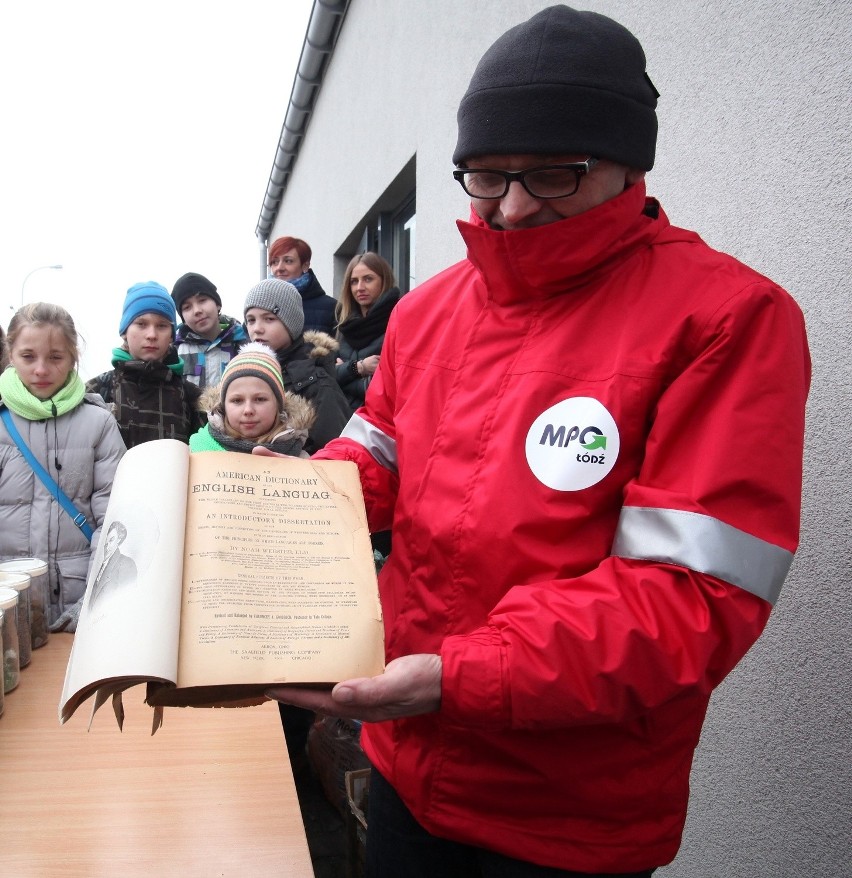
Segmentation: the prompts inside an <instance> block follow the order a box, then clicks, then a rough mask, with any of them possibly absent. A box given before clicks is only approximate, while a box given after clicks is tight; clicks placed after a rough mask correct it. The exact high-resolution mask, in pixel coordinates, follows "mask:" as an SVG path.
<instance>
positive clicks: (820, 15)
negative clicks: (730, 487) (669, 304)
mask: <svg viewBox="0 0 852 878" xmlns="http://www.w3.org/2000/svg"><path fill="white" fill-rule="evenodd" d="M547 5H549V3H547V2H533V0H507V2H504V3H499V4H498V3H494V2H493V0H465V2H463V3H459V2H457V0H429V2H428V3H427V2H419V0H396V2H390V0H353V2H352V4H351V7H350V10H349V13H348V15H347V18H346V20H345V22H344V25H343V31H342V33H341V36H340V39H339V42H338V45H337V49H336V52H335V55H334V57H333V59H332V62H331V65H330V68H329V71H328V75H327V77H326V81H325V85H324V87H323V91H322V93H321V95H320V99H319V101H318V104H317V107H316V113H315V115H314V118H313V120H312V122H311V125H310V129H309V131H308V134H307V137H306V139H305V142H304V145H303V147H302V151H301V154H300V156H299V158H298V160H297V163H296V167H295V171H294V175H293V177H292V180H291V182H290V185H289V187H288V189H287V191H286V193H285V197H284V201H283V204H282V208H281V211H280V214H279V217H278V220H277V223H276V226H275V230H274V234H273V236H272V237H276V236H277V235H280V234H295V235H298V236H301V237H304V238H306V239H307V240H308V241H310V243H311V245H312V246H313V248H314V253H315V258H314V268H315V270H316V272H317V274H318V275H319V277H320V279H321V281H322V282H323V283H324V284H325V285H326V288H327V289H328V290H329V291H331V290H332V289H336V284H337V282H339V276H340V275H339V265H338V268H337V271H338V274H337V276H336V277H337V280H336V281H335V283H334V284H332V277H333V276H334V271H335V265H334V255H335V253H336V252H337V251H338V249H339V248H340V247H341V246H342V244H343V242H344V241H345V240H346V238H347V237H348V236H350V235H351V234H352V232H353V230H355V228H356V227H357V226H358V224H359V222H360V221H361V219H362V218H363V216H364V214H365V213H366V212H367V211H368V210H369V208H370V206H371V205H372V204H373V203H374V201H375V200H376V198H377V197H378V196H379V194H380V193H381V192H382V191H383V190H384V189H385V187H386V186H387V185H388V184H389V183H390V181H391V180H393V178H394V177H395V176H396V174H397V173H398V172H399V171H400V169H401V168H402V167H403V166H404V165H405V163H406V162H407V161H409V159H410V158H411V157H412V156H414V155H416V157H417V276H418V278H420V279H421V280H422V279H425V278H426V277H428V276H429V275H431V274H433V273H435V272H436V271H438V270H440V269H441V268H443V267H445V266H446V265H447V264H449V263H450V262H453V261H455V260H456V259H459V258H461V257H462V256H463V252H464V251H463V247H462V244H461V240H460V238H459V236H458V233H457V231H456V229H455V227H454V224H453V220H454V219H455V218H456V217H464V216H466V215H467V204H466V202H465V199H464V195H463V193H462V191H461V189H460V188H459V187H458V185H457V184H456V183H454V182H453V180H452V179H451V177H450V170H451V154H452V149H453V146H454V144H455V111H456V107H457V105H458V102H459V99H460V97H461V95H462V94H463V92H464V90H465V87H466V85H467V82H468V79H469V77H470V74H471V72H472V70H473V67H474V65H475V63H476V61H477V60H478V58H479V56H480V54H481V53H482V51H483V50H484V49H485V48H486V47H487V46H488V45H489V44H490V43H491V42H492V41H493V39H494V38H495V37H496V36H497V35H498V34H500V33H502V31H504V30H505V29H506V27H508V26H510V25H512V24H515V23H517V22H519V21H521V20H523V19H525V18H526V17H528V16H529V15H530V14H532V13H533V12H535V11H537V10H539V9H541V8H543V7H544V6H547ZM584 8H588V9H593V10H595V11H598V12H603V13H605V14H608V15H611V16H613V17H615V18H617V19H619V20H620V21H622V22H623V23H624V24H626V25H627V26H628V27H630V28H631V29H632V30H633V31H634V32H635V33H636V34H637V35H638V36H639V38H640V39H641V41H642V43H643V45H644V47H645V51H646V54H647V56H648V59H649V60H648V70H649V73H650V75H651V78H652V79H653V81H654V83H655V84H656V86H657V88H658V90H659V91H660V92H661V98H660V104H659V108H658V115H659V119H660V140H659V145H658V152H657V164H656V167H655V169H654V170H653V171H652V172H651V173H650V175H649V178H648V188H649V191H650V192H651V193H652V194H654V195H656V196H657V197H658V198H660V200H661V201H662V203H663V205H664V207H665V209H666V211H667V213H668V215H669V217H670V218H671V219H672V221H673V222H674V223H675V224H677V225H681V226H686V227H689V228H694V229H696V230H697V231H698V232H699V233H701V234H702V236H703V237H704V238H705V240H707V241H708V242H709V243H710V244H711V245H713V246H714V247H717V248H719V249H721V250H725V251H728V252H730V253H732V254H734V255H735V256H737V257H739V258H741V259H742V260H743V261H745V262H747V263H749V264H751V265H752V266H754V267H755V268H757V269H759V270H760V271H762V272H764V273H765V274H768V275H769V276H771V277H772V278H773V279H775V280H777V281H778V282H780V283H781V284H783V285H784V286H785V287H786V288H787V289H789V290H790V291H791V292H792V294H793V295H794V296H795V297H796V299H797V300H798V301H799V303H800V304H801V306H802V308H803V309H804V311H805V315H806V319H807V322H808V327H809V334H810V341H811V346H812V354H813V360H814V379H813V388H812V393H811V397H810V402H809V422H808V441H807V449H806V459H805V470H806V477H805V485H804V515H803V531H802V542H801V548H800V551H799V553H798V556H797V559H796V562H795V564H794V566H793V570H792V572H791V575H790V577H789V579H788V581H787V584H786V586H785V588H784V592H783V594H782V597H781V600H780V602H779V604H778V606H777V608H776V610H775V612H774V613H773V616H772V618H771V620H770V623H769V627H768V629H767V631H766V633H765V634H764V636H763V637H762V638H761V640H760V641H759V642H758V644H757V645H756V646H755V648H754V649H753V650H752V651H751V653H750V654H749V655H748V656H747V657H746V658H745V660H744V661H743V662H742V664H741V665H740V667H739V668H738V669H737V670H736V671H735V672H734V673H733V674H732V675H731V677H729V679H728V680H726V681H725V683H724V684H723V685H722V686H721V687H720V689H719V690H718V691H717V693H716V694H715V695H714V698H713V701H712V703H711V708H710V712H709V715H708V719H707V724H706V728H705V733H704V736H703V739H702V743H701V746H700V748H699V750H698V753H697V755H696V759H695V765H694V771H693V778H692V784H693V795H692V801H691V807H690V812H689V818H688V821H687V827H686V833H685V837H684V844H683V848H682V850H681V853H680V854H679V856H678V857H677V859H676V860H675V862H674V863H673V864H672V865H671V866H670V867H667V868H666V869H663V870H661V872H660V873H658V874H660V875H661V876H663V878H687V876H689V878H754V876H757V875H761V876H763V875H767V876H768V875H772V876H774V878H786V876H790V878H793V876H797V878H798V876H803V875H807V876H808V878H819V876H825V878H841V876H847V875H849V874H850V865H849V864H850V862H852V850H850V834H849V815H850V813H852V795H850V786H852V783H850V778H852V771H850V766H852V752H850V751H852V748H850V740H852V709H850V704H852V663H850V649H849V640H850V637H849V632H850V616H852V612H850V606H852V594H851V593H850V592H852V589H850V580H852V575H850V574H852V565H850V561H849V552H850V511H849V510H850V503H849V496H850V488H852V477H850V470H852V467H850V453H849V450H848V449H849V432H850V426H852V406H850V392H849V385H850V379H851V378H852V369H850V351H852V330H850V276H852V231H850V229H852V194H850V193H852V173H850V167H852V162H850V151H849V135H850V106H852V83H851V81H850V60H849V59H850V52H849V44H850V38H852V4H849V3H846V2H843V0H836V2H831V0H822V2H820V0H810V2H806V0H798V2H786V3H781V2H768V0H750V2H749V3H740V2H734V0H717V2H713V3H710V2H707V0H632V2H630V3H619V2H593V0H589V2H586V3H585V4H584ZM276 87H280V85H276ZM259 194H260V193H259ZM754 453H755V454H759V453H760V449H754Z"/></svg>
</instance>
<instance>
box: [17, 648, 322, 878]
mask: <svg viewBox="0 0 852 878" xmlns="http://www.w3.org/2000/svg"><path fill="white" fill-rule="evenodd" d="M72 641H73V636H72V635H70V634H65V633H60V634H55V635H54V636H53V637H51V638H50V641H49V642H48V643H47V644H46V645H45V647H44V648H43V649H40V650H38V652H36V653H34V654H33V658H32V662H31V664H30V666H29V668H27V670H26V671H25V672H24V673H23V674H22V676H21V685H20V686H19V687H18V689H17V690H16V691H15V692H11V693H9V695H7V697H6V711H5V714H4V715H3V717H2V718H0V786H2V795H0V826H2V827H3V836H4V843H3V855H2V863H3V874H4V875H5V874H6V870H7V869H8V874H9V876H10V878H11V876H13V875H14V876H15V878H54V876H59V875H61V876H63V878H77V876H80V878H83V876H85V878H114V876H116V875H121V876H122V878H133V876H145V878H149V876H150V875H181V876H182V878H183V876H185V878H193V876H198V878H202V876H203V878H208V876H211V875H216V876H226V878H227V876H234V878H243V876H246V875H251V876H253V878H264V876H280V875H287V876H288V878H297V876H304V878H313V875H314V872H313V868H312V866H311V860H310V856H309V853H308V847H307V842H306V840H305V830H304V827H303V824H302V818H301V814H300V811H299V803H298V800H297V798H296V791H295V787H294V785H293V777H292V774H291V772H290V764H289V760H288V759H287V758H286V753H285V751H284V739H283V737H282V736H281V724H280V719H279V716H278V711H277V710H276V705H275V704H274V703H271V702H270V703H268V704H264V705H262V706H259V707H250V708H235V709H231V710H225V709H221V710H199V709H196V708H169V709H167V717H166V720H167V721H166V723H165V725H164V726H163V728H162V729H161V730H160V731H159V732H158V733H157V735H156V736H154V737H151V709H150V707H148V706H147V705H145V704H144V703H143V699H144V697H145V688H144V686H139V687H136V688H134V689H131V690H129V691H128V692H127V693H125V698H124V703H125V711H126V718H125V724H124V731H123V732H119V731H118V730H117V729H116V727H115V721H114V719H113V717H112V714H111V711H109V709H108V708H107V709H106V710H104V711H101V713H99V714H98V715H97V716H96V717H95V721H94V723H93V724H92V729H91V731H89V732H87V731H86V727H87V724H88V719H89V717H88V713H89V712H88V711H81V713H80V715H79V716H77V717H74V718H73V719H72V720H71V721H69V722H68V723H66V724H65V725H64V726H60V724H59V720H58V718H57V703H58V700H59V694H60V692H61V691H62V681H63V677H64V674H65V667H66V665H67V662H68V654H69V652H70V649H71V643H72Z"/></svg>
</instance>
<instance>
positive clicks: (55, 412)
mask: <svg viewBox="0 0 852 878" xmlns="http://www.w3.org/2000/svg"><path fill="white" fill-rule="evenodd" d="M85 393H86V385H85V384H83V379H82V378H80V376H79V375H78V374H77V371H76V370H75V371H73V372H71V373H70V374H69V376H68V380H67V381H66V382H65V384H64V385H63V386H62V387H61V388H60V389H59V390H57V391H56V393H54V394H53V396H52V397H51V398H50V399H39V398H38V397H37V396H33V395H32V394H31V393H30V392H29V390H27V388H26V387H25V386H24V382H23V381H21V379H20V378H19V377H18V370H17V369H16V368H15V367H14V366H7V367H6V368H5V369H4V371H3V374H2V375H0V398H2V399H3V402H4V403H5V404H6V405H7V406H8V407H9V408H10V409H11V410H12V411H13V412H14V413H15V414H16V415H20V416H21V417H22V418H26V419H27V420H28V421H46V420H47V419H48V418H56V417H59V416H60V415H65V414H67V413H68V412H70V411H71V410H72V409H75V408H77V406H78V405H80V403H81V402H82V401H83V396H84V395H85Z"/></svg>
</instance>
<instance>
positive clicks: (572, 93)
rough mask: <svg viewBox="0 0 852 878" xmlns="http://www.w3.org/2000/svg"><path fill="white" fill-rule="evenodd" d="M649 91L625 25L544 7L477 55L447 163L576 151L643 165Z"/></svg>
mask: <svg viewBox="0 0 852 878" xmlns="http://www.w3.org/2000/svg"><path fill="white" fill-rule="evenodd" d="M657 97H658V93H657V90H656V88H654V84H653V83H652V82H651V80H650V79H649V77H648V74H647V73H646V72H645V53H644V52H643V51H642V46H641V44H640V43H639V40H637V39H636V37H635V36H634V35H633V34H632V33H631V32H630V31H629V30H627V28H626V27H624V26H623V25H621V24H619V23H618V22H617V21H613V20H612V19H611V18H607V17H606V16H605V15H600V14H598V13H596V12H578V11H577V10H576V9H571V8H570V7H569V6H551V7H549V8H548V9H543V10H542V11H541V12H539V13H537V14H536V15H534V16H533V17H532V18H530V19H529V20H528V21H525V22H523V23H522V24H519V25H517V26H516V27H513V28H511V29H510V30H508V31H506V33H504V34H503V35H502V36H501V37H499V38H498V39H497V41H496V42H495V43H494V44H493V45H492V46H491V48H490V49H488V51H487V52H486V53H485V54H484V55H483V56H482V59H481V60H480V62H479V64H478V65H477V67H476V70H475V71H474V74H473V77H472V78H471V81H470V85H469V86H468V89H467V92H465V95H464V97H463V98H462V100H461V103H460V104H459V110H458V125H459V137H458V142H457V144H456V149H455V152H454V153H453V162H454V163H455V164H457V165H458V164H461V163H463V162H464V161H466V160H467V159H470V158H473V157H475V156H484V155H490V154H495V155H513V154H525V153H531V154H539V155H545V154H550V155H554V154H555V155H558V154H560V153H577V154H580V155H592V156H595V157H596V158H605V159H610V160H611V161H614V162H618V163H620V164H624V165H628V166H629V167H634V168H640V169H642V170H645V171H647V170H650V169H651V168H652V167H653V165H654V150H655V146H656V142H657V114H656V112H655V109H656V106H657Z"/></svg>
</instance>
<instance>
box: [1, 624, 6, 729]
mask: <svg viewBox="0 0 852 878" xmlns="http://www.w3.org/2000/svg"><path fill="white" fill-rule="evenodd" d="M5 615H6V613H5V612H4V611H3V610H0V655H3V653H4V652H5V650H4V649H3V617H4V616H5ZM5 709H6V692H5V690H4V688H3V687H2V686H0V716H3V711H4V710H5Z"/></svg>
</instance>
